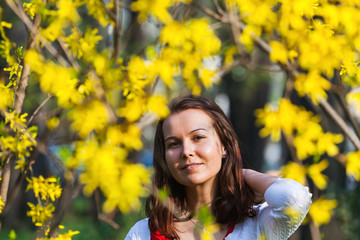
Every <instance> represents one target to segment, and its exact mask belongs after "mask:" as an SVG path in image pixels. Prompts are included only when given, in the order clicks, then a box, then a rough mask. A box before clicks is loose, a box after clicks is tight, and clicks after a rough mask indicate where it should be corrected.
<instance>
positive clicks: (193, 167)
mask: <svg viewBox="0 0 360 240" xmlns="http://www.w3.org/2000/svg"><path fill="white" fill-rule="evenodd" d="M200 165H201V163H190V164H186V165H185V166H184V167H183V168H182V169H183V170H188V171H189V170H193V169H195V168H198V167H199V166H200Z"/></svg>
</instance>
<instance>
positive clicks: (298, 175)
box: [280, 162, 306, 185]
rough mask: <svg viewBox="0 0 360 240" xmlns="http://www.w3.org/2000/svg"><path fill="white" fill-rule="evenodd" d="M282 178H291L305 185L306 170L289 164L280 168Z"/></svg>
mask: <svg viewBox="0 0 360 240" xmlns="http://www.w3.org/2000/svg"><path fill="white" fill-rule="evenodd" d="M280 170H281V173H282V177H284V178H291V179H294V180H295V181H297V182H299V183H301V184H302V185H305V180H306V178H305V176H306V169H305V167H304V166H302V165H299V164H297V163H295V162H289V163H288V164H286V165H285V166H283V167H281V169H280Z"/></svg>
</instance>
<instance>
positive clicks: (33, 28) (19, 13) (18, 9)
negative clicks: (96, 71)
mask: <svg viewBox="0 0 360 240" xmlns="http://www.w3.org/2000/svg"><path fill="white" fill-rule="evenodd" d="M5 1H6V3H7V5H8V6H9V7H10V8H11V10H12V11H13V12H14V13H15V14H16V15H17V16H18V17H19V18H20V20H21V21H22V22H23V23H24V24H25V26H26V27H27V28H28V29H29V31H30V32H31V33H32V34H34V36H37V37H38V38H39V40H40V41H41V43H42V44H43V45H44V47H45V48H46V49H47V50H48V51H49V53H50V54H51V55H52V56H54V57H55V58H56V59H57V60H58V62H59V63H60V64H62V65H63V66H65V67H69V64H68V62H67V61H66V60H65V59H64V58H63V57H62V56H61V55H60V54H59V52H58V50H56V48H55V47H53V46H52V45H51V44H49V43H48V41H46V40H45V39H44V38H43V37H41V36H39V35H38V30H37V29H38V27H36V26H34V25H33V24H32V22H31V20H30V19H29V18H28V17H27V16H26V15H25V13H24V12H23V11H22V9H21V7H19V6H20V3H19V1H18V0H15V1H14V0H5Z"/></svg>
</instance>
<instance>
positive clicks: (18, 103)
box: [0, 0, 40, 230]
mask: <svg viewBox="0 0 360 240" xmlns="http://www.w3.org/2000/svg"><path fill="white" fill-rule="evenodd" d="M6 3H7V4H8V5H9V7H10V8H11V9H13V11H16V12H18V9H17V7H16V5H15V3H14V2H11V1H9V0H6ZM21 13H22V12H20V13H19V15H20V16H21ZM34 25H35V27H38V26H39V25H40V18H39V17H38V16H37V17H36V19H35V23H34ZM35 43H36V33H34V34H33V33H30V34H29V36H28V45H27V49H32V48H34V47H35ZM29 74H30V67H29V66H28V65H25V66H24V68H23V72H22V76H21V78H20V82H19V85H18V89H17V91H16V92H15V95H16V98H15V104H14V111H15V112H18V113H21V109H22V106H23V104H24V99H25V91H26V87H27V84H28V80H29ZM11 158H12V155H10V156H9V157H8V158H7V159H6V161H5V164H4V168H3V171H2V181H1V189H0V195H1V197H2V202H3V203H4V204H5V206H6V204H7V202H6V201H7V195H8V191H9V183H10V177H11V172H12V169H11ZM0 216H1V217H2V214H1V215H0ZM0 220H2V219H0ZM1 225H2V221H1V222H0V230H1Z"/></svg>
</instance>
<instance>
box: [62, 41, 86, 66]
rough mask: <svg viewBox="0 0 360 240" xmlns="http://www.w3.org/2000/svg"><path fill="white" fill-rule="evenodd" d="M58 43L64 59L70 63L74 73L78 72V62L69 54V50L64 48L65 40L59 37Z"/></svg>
mask: <svg viewBox="0 0 360 240" xmlns="http://www.w3.org/2000/svg"><path fill="white" fill-rule="evenodd" d="M58 42H59V44H60V47H61V48H62V50H63V51H64V53H65V55H66V57H67V58H68V59H69V61H70V63H71V65H72V66H73V68H74V69H75V70H76V71H79V70H80V69H81V67H80V65H79V64H78V62H77V61H76V60H75V58H74V56H73V55H72V54H71V53H70V50H69V48H68V47H67V46H66V43H65V40H64V39H63V38H62V37H59V38H58Z"/></svg>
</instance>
